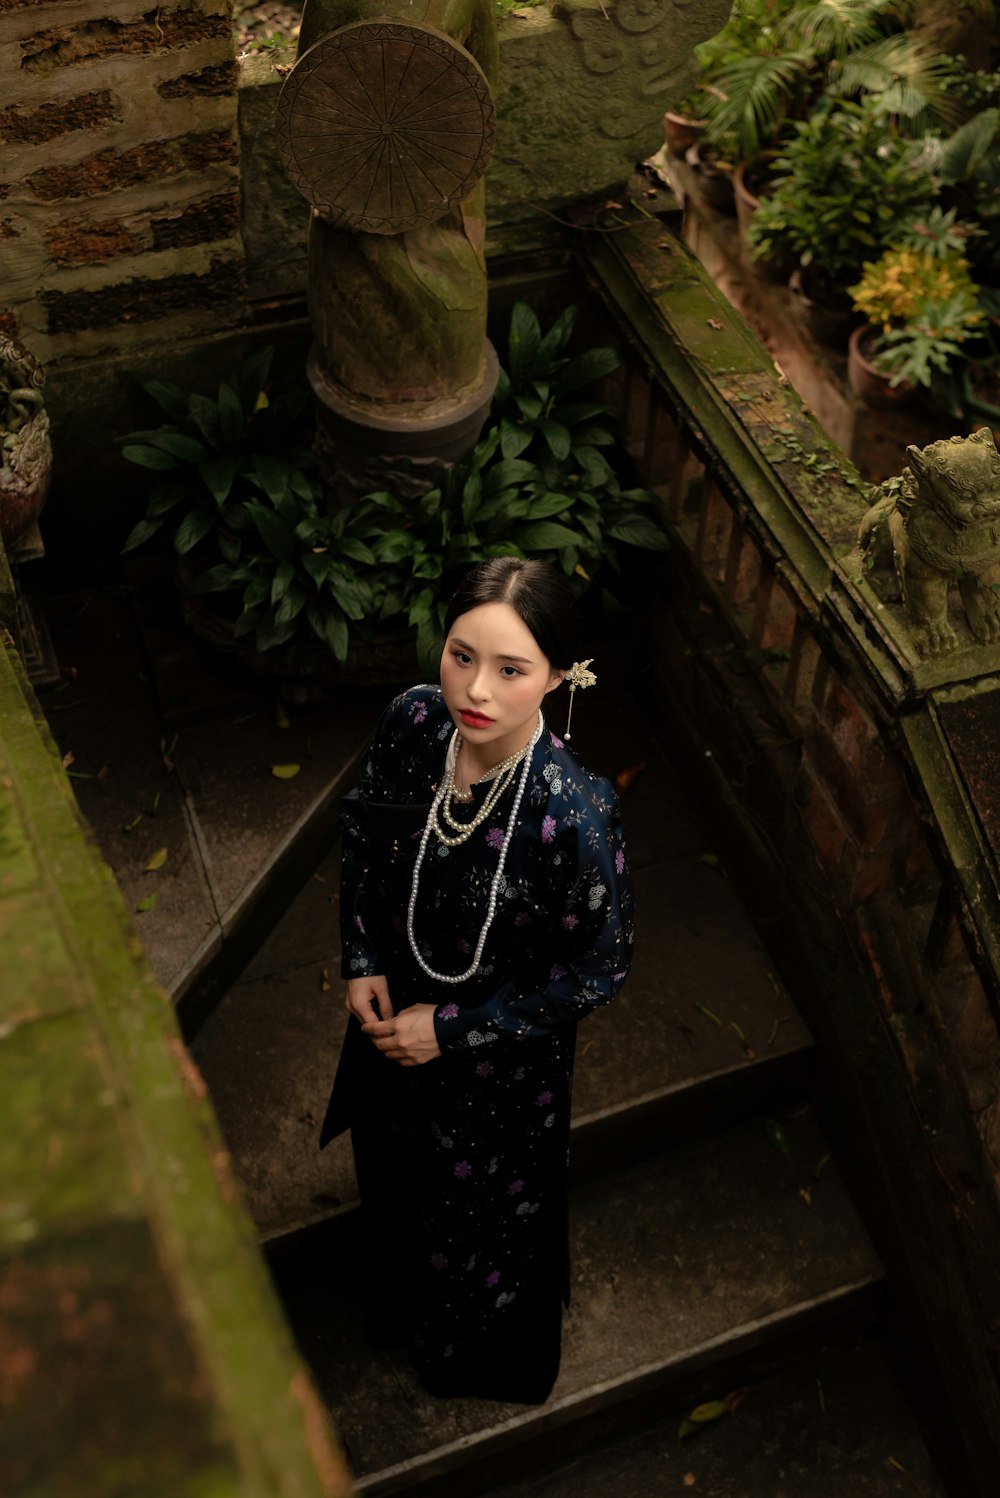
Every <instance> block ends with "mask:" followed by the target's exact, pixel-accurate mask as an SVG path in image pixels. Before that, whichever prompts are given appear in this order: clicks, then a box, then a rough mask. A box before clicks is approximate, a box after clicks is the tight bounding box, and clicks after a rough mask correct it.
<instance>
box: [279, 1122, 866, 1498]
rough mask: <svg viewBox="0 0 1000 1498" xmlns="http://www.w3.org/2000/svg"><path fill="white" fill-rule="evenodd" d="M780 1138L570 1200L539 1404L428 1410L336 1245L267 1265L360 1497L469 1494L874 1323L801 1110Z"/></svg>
mask: <svg viewBox="0 0 1000 1498" xmlns="http://www.w3.org/2000/svg"><path fill="white" fill-rule="evenodd" d="M781 1127H782V1130H783V1132H782V1133H781V1135H780V1137H779V1138H778V1145H780V1146H782V1147H777V1145H776V1144H775V1143H774V1142H772V1137H771V1136H772V1135H773V1134H774V1129H773V1124H772V1128H771V1130H770V1132H769V1130H768V1128H767V1127H766V1126H765V1122H764V1120H762V1119H753V1120H750V1121H747V1122H744V1123H742V1124H740V1125H737V1126H735V1127H734V1128H732V1129H730V1130H727V1131H725V1132H723V1133H720V1134H717V1135H714V1136H713V1137H711V1138H708V1139H705V1140H702V1141H701V1142H699V1143H698V1144H696V1145H694V1146H692V1147H690V1148H687V1149H684V1150H680V1151H676V1152H674V1153H673V1154H671V1155H668V1156H664V1157H662V1158H660V1159H658V1160H653V1161H647V1162H645V1163H644V1164H643V1165H641V1166H635V1167H633V1168H631V1169H630V1170H628V1171H622V1172H620V1173H618V1174H616V1175H614V1176H603V1177H601V1178H599V1179H597V1180H595V1181H593V1182H591V1183H589V1184H587V1185H586V1186H584V1187H582V1188H580V1189H578V1190H577V1191H576V1192H575V1193H574V1199H573V1207H572V1224H571V1246H572V1263H573V1302H572V1305H571V1307H570V1309H569V1311H568V1313H567V1316H566V1321H565V1335H564V1349H563V1364H562V1371H561V1373H560V1376H559V1380H558V1382H557V1384H556V1387H555V1390H554V1392H553V1396H552V1398H551V1399H550V1401H549V1402H548V1403H547V1404H546V1405H544V1406H543V1407H541V1408H525V1407H523V1406H516V1405H501V1404H493V1403H489V1402H486V1401H481V1400H436V1399H432V1398H430V1397H429V1396H427V1395H426V1394H424V1392H423V1391H422V1389H421V1387H420V1385H419V1383H418V1381H417V1379H416V1377H415V1375H414V1374H413V1373H412V1371H411V1370H410V1367H409V1364H408V1362H407V1361H406V1359H405V1357H404V1355H402V1354H399V1353H387V1352H378V1353H376V1352H373V1351H372V1350H371V1348H370V1347H369V1346H368V1344H367V1341H366V1339H365V1337H364V1333H363V1330H362V1326H361V1320H360V1315H359V1311H358V1307H357V1298H356V1296H355V1295H354V1293H353V1291H352V1280H353V1277H354V1274H355V1273H356V1263H357V1259H356V1252H355V1250H354V1247H353V1245H352V1244H351V1242H350V1241H349V1239H348V1238H347V1237H346V1236H344V1235H341V1236H340V1238H339V1239H338V1240H337V1241H336V1243H335V1244H333V1246H332V1251H323V1250H322V1249H321V1248H319V1247H318V1246H317V1252H316V1253H315V1254H313V1255H312V1257H311V1260H310V1261H307V1260H306V1258H305V1257H304V1256H299V1257H297V1258H296V1259H295V1260H294V1261H292V1260H289V1261H288V1262H286V1264H285V1265H284V1266H283V1267H280V1268H279V1270H278V1273H277V1274H276V1283H277V1285H278V1288H279V1291H280V1292H281V1293H282V1295H283V1299H284V1302H285V1309H286V1313H287V1315H288V1318H289V1321H290V1324H291V1327H292V1329H293V1331H294V1333H295V1335H296V1337H297V1339H298V1342H299V1346H300V1349H301V1351H302V1354H303V1356H304V1357H305V1359H306V1361H307V1362H308V1363H309V1364H310V1365H311V1368H312V1372H313V1376H314V1378H315V1380H316V1382H317V1385H318V1387H319V1389H320V1391H321V1394H322V1396H323V1397H324V1398H325V1400H326V1402H327V1403H328V1405H329V1406H330V1408H331V1410H332V1411H333V1412H334V1415H335V1418H336V1421H337V1425H338V1429H339V1431H340V1433H341V1436H342V1439H343V1441H344V1443H345V1445H346V1449H347V1452H348V1455H349V1460H350V1462H351V1465H352V1468H353V1471H354V1474H355V1477H356V1479H357V1482H358V1488H359V1491H360V1492H363V1493H368V1494H372V1495H377V1498H388V1495H390V1494H394V1493H402V1492H405V1493H408V1494H415V1493H426V1494H434V1495H438V1494H441V1495H444V1494H446V1493H447V1494H452V1493H453V1494H455V1495H456V1498H457V1495H459V1494H462V1495H468V1494H471V1493H473V1492H475V1491H477V1490H478V1489H479V1488H481V1487H486V1486H489V1485H490V1484H491V1483H495V1482H497V1481H498V1480H501V1479H502V1478H503V1477H504V1476H505V1475H506V1474H513V1473H515V1472H517V1471H524V1470H532V1469H534V1470H537V1468H538V1467H539V1466H540V1465H542V1464H543V1463H544V1462H545V1461H552V1460H554V1459H557V1458H558V1457H559V1456H560V1455H561V1454H564V1453H565V1451H566V1449H567V1443H572V1442H574V1441H576V1440H578V1439H582V1438H583V1437H584V1436H585V1437H587V1438H590V1437H592V1436H593V1435H594V1434H595V1433H600V1435H602V1436H603V1435H605V1434H607V1433H608V1432H609V1431H613V1430H615V1429H620V1428H627V1427H628V1426H629V1425H630V1424H635V1422H636V1421H637V1420H641V1419H648V1418H649V1417H650V1415H651V1414H652V1413H654V1412H657V1411H661V1410H662V1409H663V1408H664V1402H665V1401H666V1400H667V1399H668V1398H669V1399H671V1400H674V1401H680V1402H685V1403H688V1402H695V1401H697V1400H698V1399H700V1398H702V1397H708V1395H709V1394H710V1393H711V1391H712V1390H713V1389H715V1390H718V1389H723V1390H725V1389H728V1388H730V1387H733V1386H734V1383H739V1382H743V1381H745V1380H746V1377H747V1376H748V1374H749V1373H751V1372H752V1371H753V1370H754V1369H755V1368H758V1369H759V1368H760V1367H761V1366H764V1367H767V1366H769V1365H770V1364H771V1363H772V1362H773V1361H774V1360H775V1359H778V1360H781V1359H783V1358H785V1357H787V1355H788V1350H789V1347H791V1346H794V1345H796V1344H797V1343H798V1342H799V1341H800V1340H801V1339H802V1338H804V1337H806V1336H815V1335H816V1328H817V1327H818V1326H820V1325H830V1324H832V1323H833V1322H836V1321H838V1320H840V1319H842V1318H845V1317H853V1318H861V1319H863V1318H865V1317H869V1318H870V1317H872V1316H874V1315H875V1314H876V1313H877V1310H878V1307H879V1303H880V1286H881V1281H882V1271H881V1268H880V1265H879V1263H878V1261H877V1259H876V1257H875V1255H874V1252H873V1250H872V1249H871V1247H870V1245H869V1243H868V1241H867V1239H866V1237H865V1234H864V1231H863V1229H862V1227H861V1224H860V1222H859V1220H858V1218H857V1216H856V1213H855V1211H854V1208H853V1207H852V1205H851V1202H850V1200H849V1198H848V1196H847V1194H846V1192H845V1190H844V1187H843V1185H842V1184H841V1182H840V1180H839V1179H838V1177H837V1175H836V1172H835V1171H834V1169H833V1167H832V1165H831V1164H830V1163H829V1161H828V1160H827V1159H826V1154H825V1147H824V1143H823V1140H822V1137H821V1136H820V1134H819V1132H818V1130H817V1128H816V1126H815V1123H814V1121H813V1119H812V1116H811V1115H810V1114H809V1113H808V1111H807V1110H805V1109H802V1108H800V1109H798V1110H796V1111H791V1112H789V1113H788V1115H787V1116H786V1117H785V1118H784V1119H783V1120H782V1121H781ZM386 1288H387V1294H390V1295H391V1294H392V1293H393V1291H394V1288H395V1287H393V1286H387V1287H386ZM706 1391H707V1392H706ZM581 1433H582V1436H581ZM570 1449H572V1447H571V1445H570Z"/></svg>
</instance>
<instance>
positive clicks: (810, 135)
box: [748, 99, 934, 344]
mask: <svg viewBox="0 0 1000 1498" xmlns="http://www.w3.org/2000/svg"><path fill="white" fill-rule="evenodd" d="M775 165H776V176H775V180H774V186H773V191H772V192H771V194H770V195H769V196H768V197H767V198H765V199H764V200H763V201H762V202H761V204H760V206H759V208H758V209H757V211H756V213H755V215H754V218H753V222H752V224H751V227H750V233H749V236H748V240H749V247H750V253H751V255H752V256H753V257H755V258H756V257H774V256H777V255H780V254H782V253H784V252H791V253H792V254H793V255H794V256H795V258H796V261H797V264H798V266H799V278H800V279H799V289H800V291H801V293H802V295H803V302H804V305H805V306H806V308H807V311H808V312H809V313H810V314H811V316H810V322H811V326H812V329H813V332H814V335H815V336H816V337H817V338H818V339H819V341H820V342H823V343H834V344H837V343H839V342H840V341H842V340H843V339H844V338H845V337H846V333H847V330H848V327H849V325H850V320H851V318H852V315H853V312H852V306H851V301H850V297H849V295H848V292H847V287H848V286H849V285H850V284H851V283H852V282H853V281H855V280H856V279H857V277H858V276H859V275H860V273H861V268H862V265H863V264H864V263H865V261H866V260H869V259H870V258H871V257H872V255H873V253H874V254H878V253H879V251H881V250H882V249H883V248H884V247H885V246H887V245H889V244H892V243H893V242H894V241H895V240H897V239H898V238H899V237H900V234H901V233H902V232H903V231H904V230H905V227H906V225H907V224H908V223H910V222H912V221H913V220H915V219H919V218H923V217H926V215H927V214H928V213H929V212H930V209H931V206H932V201H933V196H934V183H933V180H932V179H931V178H930V177H929V176H928V175H927V174H926V172H924V171H923V170H922V169H921V168H920V166H919V165H918V164H917V162H916V159H915V152H914V147H913V145H912V143H911V142H907V141H904V140H903V139H902V138H901V137H900V136H899V135H898V134H897V133H896V131H895V130H894V128H893V125H892V123H891V121H890V120H889V118H888V117H887V116H886V113H885V110H884V108H883V107H882V105H881V104H879V103H878V102H877V101H874V100H868V101H867V102H866V103H864V104H855V103H852V102H851V101H849V100H848V101H844V100H835V99H827V100H826V102H825V105H824V107H823V108H821V109H819V110H817V111H816V113H815V114H814V115H812V116H811V117H810V118H809V119H808V120H804V121H802V122H801V123H800V124H798V125H797V126H796V127H795V135H794V138H793V139H792V140H791V141H790V143H789V145H788V146H787V147H786V149H785V151H784V152H783V153H782V155H781V156H780V157H779V158H778V159H777V161H776V164H775Z"/></svg>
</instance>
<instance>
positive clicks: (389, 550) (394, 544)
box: [375, 530, 413, 562]
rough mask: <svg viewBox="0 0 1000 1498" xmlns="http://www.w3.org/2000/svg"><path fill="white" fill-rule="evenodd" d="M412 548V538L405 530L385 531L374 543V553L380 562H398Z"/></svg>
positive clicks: (407, 554)
mask: <svg viewBox="0 0 1000 1498" xmlns="http://www.w3.org/2000/svg"><path fill="white" fill-rule="evenodd" d="M412 550H413V540H412V538H411V537H410V536H408V535H407V533H406V531H398V530H393V531H386V533H385V535H384V536H383V537H382V538H381V540H380V541H379V542H377V543H376V545H375V555H376V557H377V558H378V560H379V561H380V562H399V561H401V560H402V558H403V557H407V556H409V555H410V553H411V552H412Z"/></svg>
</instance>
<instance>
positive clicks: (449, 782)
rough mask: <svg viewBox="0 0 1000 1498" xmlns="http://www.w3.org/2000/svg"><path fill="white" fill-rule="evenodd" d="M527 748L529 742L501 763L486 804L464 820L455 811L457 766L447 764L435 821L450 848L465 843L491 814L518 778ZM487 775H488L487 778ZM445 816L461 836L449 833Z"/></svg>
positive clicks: (454, 830)
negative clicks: (446, 828)
mask: <svg viewBox="0 0 1000 1498" xmlns="http://www.w3.org/2000/svg"><path fill="white" fill-rule="evenodd" d="M527 752H528V746H527V745H525V746H524V748H523V749H519V750H518V751H517V753H516V754H511V755H510V756H509V757H508V758H507V759H505V760H504V761H503V762H502V764H500V765H499V766H498V767H497V769H498V772H499V773H498V774H496V775H495V776H494V779H493V784H492V785H491V786H490V788H489V790H488V791H487V793H486V798H485V800H484V801H483V804H482V806H481V807H480V808H479V810H478V811H477V812H476V813H475V815H474V816H473V817H472V818H471V819H470V820H469V821H467V822H463V821H460V820H458V819H457V818H456V817H454V816H453V815H452V811H453V806H454V796H455V769H454V766H453V765H448V766H446V768H445V779H446V790H445V793H444V800H443V801H442V802H441V808H440V815H438V816H436V817H435V824H434V831H435V832H436V833H437V835H438V838H439V840H440V841H441V842H442V843H445V844H447V846H448V847H449V848H455V847H457V846H458V844H459V843H464V842H465V840H466V839H467V838H469V837H471V836H472V833H473V832H474V831H475V830H476V828H477V827H479V826H481V825H482V823H483V822H485V821H486V818H487V817H488V816H489V815H490V813H491V812H492V810H493V808H494V807H495V806H496V804H497V802H498V801H499V800H500V797H501V796H502V795H503V793H504V791H505V790H506V789H507V787H508V786H509V785H510V783H511V781H512V780H513V779H514V771H515V770H516V769H517V766H518V765H519V764H520V763H521V760H522V759H523V758H524V756H525V755H526V754H527ZM485 778H486V777H485V776H484V777H483V779H485ZM441 816H443V817H444V819H445V821H446V822H447V823H448V826H449V827H450V828H451V829H452V831H453V832H456V833H458V834H459V835H458V836H457V837H448V836H447V834H446V833H445V831H444V828H443V827H442V826H441Z"/></svg>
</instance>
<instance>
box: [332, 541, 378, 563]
mask: <svg viewBox="0 0 1000 1498" xmlns="http://www.w3.org/2000/svg"><path fill="white" fill-rule="evenodd" d="M340 550H341V551H342V552H343V553H344V555H345V556H347V557H351V558H352V559H353V560H354V561H355V562H364V563H365V565H366V566H368V567H373V566H374V565H375V554H374V552H373V551H372V549H371V547H370V546H366V545H365V543H364V542H363V541H359V540H358V539H357V537H356V536H341V538H340Z"/></svg>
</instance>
